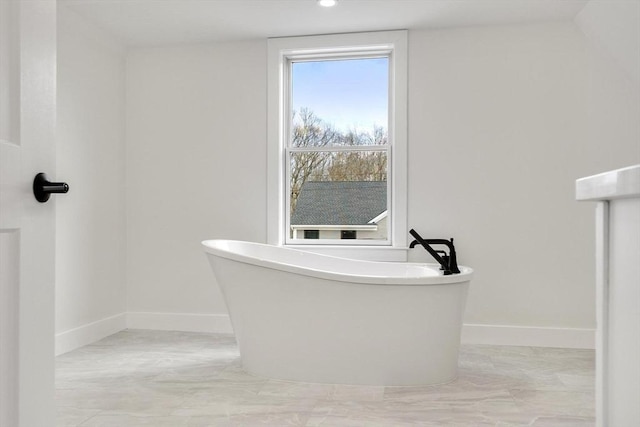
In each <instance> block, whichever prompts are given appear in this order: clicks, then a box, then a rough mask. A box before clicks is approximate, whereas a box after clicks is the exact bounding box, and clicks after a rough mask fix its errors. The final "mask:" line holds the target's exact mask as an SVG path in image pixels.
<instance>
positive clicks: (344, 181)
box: [289, 151, 388, 240]
mask: <svg viewBox="0 0 640 427" xmlns="http://www.w3.org/2000/svg"><path fill="white" fill-rule="evenodd" d="M289 161H290V168H291V169H290V187H289V188H290V205H289V212H290V217H289V218H290V225H291V229H290V233H289V237H290V238H293V239H305V238H311V237H310V236H312V234H310V233H307V231H308V230H319V232H318V237H315V238H319V239H349V238H350V239H358V240H365V239H367V240H387V238H388V234H387V218H388V211H387V209H388V207H387V153H386V151H348V152H344V151H338V152H336V151H329V152H293V153H290V158H289ZM345 232H346V233H345ZM307 236H309V237H307Z"/></svg>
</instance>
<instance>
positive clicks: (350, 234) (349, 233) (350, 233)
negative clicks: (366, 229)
mask: <svg viewBox="0 0 640 427" xmlns="http://www.w3.org/2000/svg"><path fill="white" fill-rule="evenodd" d="M340 233H341V234H340V238H341V239H357V238H358V235H357V234H356V233H357V231H356V230H342V231H341V232H340Z"/></svg>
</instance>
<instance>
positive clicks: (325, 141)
mask: <svg viewBox="0 0 640 427" xmlns="http://www.w3.org/2000/svg"><path fill="white" fill-rule="evenodd" d="M385 144H387V132H386V130H385V129H384V128H382V127H379V126H376V127H375V128H374V129H373V133H368V132H358V131H356V130H351V131H348V132H346V133H340V132H338V131H336V130H335V129H334V128H333V126H331V125H330V124H328V123H326V122H324V121H323V120H322V119H320V118H319V117H318V116H316V115H315V114H314V113H313V112H312V111H310V110H309V109H307V108H303V109H301V110H300V111H299V112H297V113H296V112H294V116H293V139H292V145H293V147H297V148H301V147H304V148H314V147H315V148H322V147H327V146H332V145H335V146H367V145H369V146H374V145H385ZM308 180H312V181H386V180H387V153H386V152H381V151H351V152H342V151H333V152H332V151H303V152H295V153H293V154H292V155H291V194H290V196H291V197H290V213H291V215H293V212H294V211H295V208H296V204H297V201H298V196H299V195H300V190H301V189H302V186H303V185H304V183H305V182H306V181H308Z"/></svg>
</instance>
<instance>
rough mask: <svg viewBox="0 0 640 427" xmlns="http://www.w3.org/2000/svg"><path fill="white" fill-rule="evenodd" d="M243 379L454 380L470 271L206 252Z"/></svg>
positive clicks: (254, 246)
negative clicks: (246, 374)
mask: <svg viewBox="0 0 640 427" xmlns="http://www.w3.org/2000/svg"><path fill="white" fill-rule="evenodd" d="M202 244H203V246H204V248H205V251H206V252H207V255H208V258H209V261H210V263H211V266H212V268H213V271H214V273H215V276H216V279H217V281H218V285H219V286H220V289H221V290H222V294H223V295H224V298H225V301H226V304H227V307H228V309H229V316H230V318H231V323H232V325H233V330H234V332H235V335H236V338H237V340H238V345H239V348H240V355H241V359H242V365H243V367H244V369H246V370H247V372H249V373H253V374H256V375H260V376H265V377H270V378H276V379H283V380H293V381H306V382H316V383H334V384H368V385H425V384H439V383H445V382H448V381H452V380H453V379H455V377H456V374H457V369H458V348H459V345H460V330H461V326H462V315H463V312H464V306H465V300H466V296H467V290H468V286H469V280H470V279H471V276H472V273H473V272H472V270H471V269H470V268H467V267H460V271H461V273H460V274H455V275H450V276H443V275H442V273H441V272H440V271H439V270H438V267H439V266H437V265H431V264H429V265H427V264H415V263H386V262H371V261H357V260H352V259H345V258H337V257H331V256H325V255H319V254H314V253H310V252H305V251H299V250H294V249H288V248H282V247H278V246H271V245H263V244H259V243H250V242H240V241H230V240H207V241H205V242H203V243H202Z"/></svg>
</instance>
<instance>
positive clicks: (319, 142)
mask: <svg viewBox="0 0 640 427" xmlns="http://www.w3.org/2000/svg"><path fill="white" fill-rule="evenodd" d="M293 124H294V125H293V139H292V145H293V146H294V147H308V148H310V147H317V148H320V147H324V146H327V145H331V144H335V143H337V142H338V141H339V136H340V135H339V133H338V132H336V131H335V130H334V129H333V127H332V126H330V125H329V124H327V123H325V122H323V121H322V120H321V119H320V118H319V117H318V116H316V115H315V114H314V113H313V112H312V111H311V110H309V109H307V108H302V109H301V110H300V111H299V112H298V113H295V112H294V116H293ZM327 160H328V156H327V155H326V153H323V152H317V151H311V152H297V153H295V154H293V155H292V156H291V198H290V212H291V213H293V212H294V211H295V208H296V203H297V201H298V195H299V194H300V189H301V188H302V185H303V184H304V183H305V182H306V181H307V180H308V179H309V177H311V176H312V175H313V176H314V177H316V178H317V177H318V176H322V175H323V173H322V172H323V170H324V166H325V164H326V163H327Z"/></svg>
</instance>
